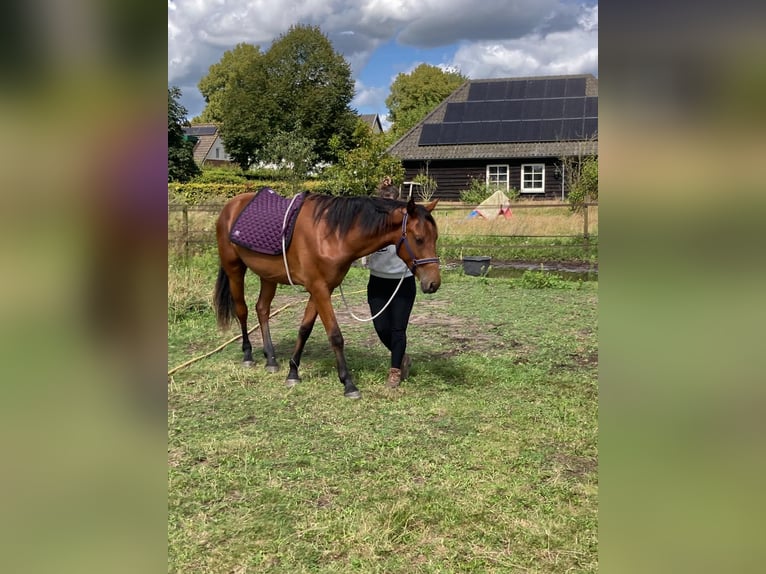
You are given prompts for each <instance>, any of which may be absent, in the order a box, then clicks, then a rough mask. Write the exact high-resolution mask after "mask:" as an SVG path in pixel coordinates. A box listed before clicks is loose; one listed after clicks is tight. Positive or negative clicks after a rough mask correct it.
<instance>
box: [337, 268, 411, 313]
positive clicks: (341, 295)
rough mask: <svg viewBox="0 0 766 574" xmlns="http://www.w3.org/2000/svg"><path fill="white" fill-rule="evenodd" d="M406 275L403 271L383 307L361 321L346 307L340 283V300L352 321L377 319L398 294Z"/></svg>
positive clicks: (405, 271)
mask: <svg viewBox="0 0 766 574" xmlns="http://www.w3.org/2000/svg"><path fill="white" fill-rule="evenodd" d="M406 274H407V270H406V269H405V270H404V271H402V276H401V277H400V278H399V283H398V284H397V285H396V289H394V292H393V293H392V294H391V298H390V299H389V300H388V301H387V302H386V304H385V305H383V308H382V309H381V310H380V311H378V312H377V313H375V314H374V315H373V316H372V317H370V318H369V319H362V318H361V317H357V316H356V315H354V312H353V311H352V310H351V307H349V306H348V303H347V302H346V296H345V295H344V294H343V283H341V284H340V285H339V286H338V287H340V298H341V299H343V304H344V305H345V306H346V311H348V313H349V315H351V316H352V317H353V318H354V319H356V320H357V321H361V322H362V323H364V322H366V321H372V320H373V319H377V318H378V316H379V315H380V314H381V313H382V312H383V311H385V310H386V307H388V306H389V305H390V304H391V301H393V300H394V297H396V294H397V293H398V292H399V287H401V286H402V281H404V276H405V275H406Z"/></svg>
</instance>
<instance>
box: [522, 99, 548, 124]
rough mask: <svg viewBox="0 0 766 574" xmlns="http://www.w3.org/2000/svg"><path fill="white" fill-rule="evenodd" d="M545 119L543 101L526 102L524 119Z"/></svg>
mask: <svg viewBox="0 0 766 574" xmlns="http://www.w3.org/2000/svg"><path fill="white" fill-rule="evenodd" d="M542 117H543V101H542V100H524V112H523V115H522V119H524V120H539V119H541V118H542Z"/></svg>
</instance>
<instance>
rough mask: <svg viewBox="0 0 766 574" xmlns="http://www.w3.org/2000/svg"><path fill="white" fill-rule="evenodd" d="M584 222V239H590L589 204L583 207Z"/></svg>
mask: <svg viewBox="0 0 766 574" xmlns="http://www.w3.org/2000/svg"><path fill="white" fill-rule="evenodd" d="M582 219H583V224H582V236H583V238H584V239H588V204H587V203H586V204H585V209H583V217H582Z"/></svg>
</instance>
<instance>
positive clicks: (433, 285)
mask: <svg viewBox="0 0 766 574" xmlns="http://www.w3.org/2000/svg"><path fill="white" fill-rule="evenodd" d="M441 284H442V281H441V278H440V277H437V278H436V279H433V278H431V277H422V278H421V279H420V289H421V290H422V291H423V293H436V291H437V290H438V289H439V286H440V285H441Z"/></svg>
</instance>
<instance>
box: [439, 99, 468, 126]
mask: <svg viewBox="0 0 766 574" xmlns="http://www.w3.org/2000/svg"><path fill="white" fill-rule="evenodd" d="M466 105H467V104H466V103H464V102H453V103H449V104H447V110H446V111H445V112H444V121H445V122H461V121H463V114H465V108H466Z"/></svg>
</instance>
